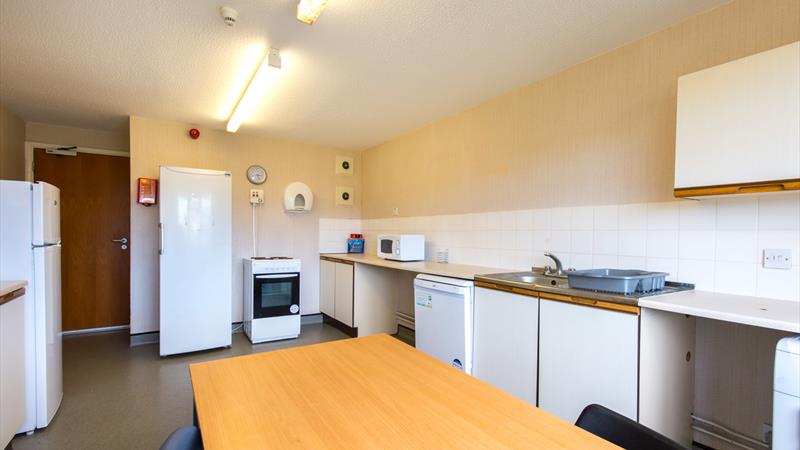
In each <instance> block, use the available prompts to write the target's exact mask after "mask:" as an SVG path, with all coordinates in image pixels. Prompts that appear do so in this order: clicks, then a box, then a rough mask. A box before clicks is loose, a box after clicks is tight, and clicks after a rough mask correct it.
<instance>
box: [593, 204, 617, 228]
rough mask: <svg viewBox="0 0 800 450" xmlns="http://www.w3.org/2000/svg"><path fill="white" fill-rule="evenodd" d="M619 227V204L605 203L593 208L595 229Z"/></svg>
mask: <svg viewBox="0 0 800 450" xmlns="http://www.w3.org/2000/svg"><path fill="white" fill-rule="evenodd" d="M618 228H619V206H617V205H606V206H598V207H596V208H595V209H594V229H595V230H616V229H618Z"/></svg>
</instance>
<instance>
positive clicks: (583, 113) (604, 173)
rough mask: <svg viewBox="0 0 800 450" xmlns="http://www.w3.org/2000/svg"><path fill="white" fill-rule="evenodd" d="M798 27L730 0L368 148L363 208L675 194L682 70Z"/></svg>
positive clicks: (791, 5) (508, 205)
mask: <svg viewBox="0 0 800 450" xmlns="http://www.w3.org/2000/svg"><path fill="white" fill-rule="evenodd" d="M798 39H800V2H798V1H796V0H742V1H735V2H732V3H730V4H727V5H724V6H722V7H719V8H717V9H715V10H712V11H710V12H708V13H705V14H702V15H699V16H695V17H693V18H690V19H688V20H686V21H684V22H681V23H679V24H677V25H675V26H673V27H671V28H668V29H666V30H663V31H661V32H658V33H655V34H652V35H650V36H648V37H645V38H643V39H641V40H639V41H636V42H634V43H632V44H629V45H627V46H624V47H622V48H619V49H617V50H614V51H612V52H610V53H607V54H604V55H602V56H599V57H597V58H595V59H592V60H589V61H587V62H584V63H582V64H579V65H576V66H573V67H571V68H569V69H566V70H564V71H563V72H560V73H558V74H555V75H553V76H551V77H549V78H547V79H544V80H541V81H537V82H535V83H533V84H530V85H528V86H525V87H523V88H521V89H518V90H515V91H512V92H509V93H508V94H505V95H503V96H501V97H498V98H495V99H492V100H489V101H487V102H485V103H482V104H480V105H478V106H476V107H474V108H472V109H469V110H467V111H464V112H462V113H459V114H456V115H454V116H452V117H448V118H446V119H443V120H441V121H438V122H435V123H433V124H430V125H428V126H426V127H424V128H422V129H419V130H416V131H414V132H411V133H409V134H407V135H405V136H401V137H398V138H396V139H394V140H391V141H389V142H387V143H384V144H381V145H378V146H377V147H374V148H371V149H368V150H366V151H365V152H364V154H363V160H364V200H363V210H364V217H365V218H378V217H388V216H390V215H392V208H393V207H398V208H399V209H400V215H401V216H419V215H431V214H447V213H464V212H483V211H498V210H510V209H525V208H539V207H553V206H577V205H598V204H612V203H636V202H652V201H661V200H671V199H672V183H673V171H674V144H675V109H676V86H677V78H678V76H680V75H682V74H686V73H690V72H694V71H697V70H700V69H703V68H706V67H709V66H713V65H716V64H721V63H724V62H726V61H730V60H732V59H736V58H740V57H744V56H747V55H750V54H753V53H757V52H760V51H763V50H767V49H770V48H773V47H777V46H780V45H783V44H786V43H789V42H792V41H796V40H798Z"/></svg>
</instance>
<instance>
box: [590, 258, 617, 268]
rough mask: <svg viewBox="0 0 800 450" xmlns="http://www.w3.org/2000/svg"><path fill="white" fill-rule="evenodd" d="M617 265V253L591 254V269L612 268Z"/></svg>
mask: <svg viewBox="0 0 800 450" xmlns="http://www.w3.org/2000/svg"><path fill="white" fill-rule="evenodd" d="M618 267H619V257H618V256H617V255H594V256H592V269H614V268H618Z"/></svg>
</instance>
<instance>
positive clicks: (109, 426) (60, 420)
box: [11, 323, 347, 450]
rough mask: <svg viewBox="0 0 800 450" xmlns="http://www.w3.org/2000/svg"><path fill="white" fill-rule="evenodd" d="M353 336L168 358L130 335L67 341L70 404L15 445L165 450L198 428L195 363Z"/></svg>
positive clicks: (21, 448)
mask: <svg viewBox="0 0 800 450" xmlns="http://www.w3.org/2000/svg"><path fill="white" fill-rule="evenodd" d="M344 338H347V335H345V334H344V333H342V332H341V331H339V330H337V329H335V328H333V327H330V326H328V325H324V324H321V323H320V324H311V325H304V326H303V329H302V332H301V334H300V337H299V338H298V339H292V340H286V341H279V342H271V343H265V344H258V345H251V344H250V342H249V341H248V340H247V337H245V336H244V334H242V333H236V334H234V336H233V345H232V346H231V348H229V349H221V350H210V351H206V352H198V353H192V354H189V355H181V356H172V357H168V358H161V357H159V356H158V345H157V344H149V345H141V346H137V347H130V346H129V342H130V340H129V335H128V333H127V332H122V333H106V334H94V335H81V336H69V337H65V338H64V347H63V352H64V353H63V358H64V400H63V402H62V404H61V408H60V409H59V411H58V413H57V414H56V416H55V417H54V418H53V421H52V422H51V423H50V426H48V427H47V428H45V429H43V430H40V431H37V432H35V433H34V434H33V435H31V436H25V435H18V436H17V437H15V438H14V439H13V440H12V442H11V443H12V446H13V448H14V449H16V450H28V449H158V448H159V446H160V445H161V443H162V442H163V441H164V439H165V438H166V437H167V436H168V435H169V433H171V432H172V431H173V430H174V429H176V428H178V427H180V426H183V425H189V424H191V423H192V388H191V382H190V380H189V367H188V365H189V364H190V363H195V362H199V361H208V360H212V359H219V358H228V357H231V356H238V355H246V354H250V353H258V352H267V351H270V350H276V349H281V348H288V347H295V346H299V345H307V344H315V343H318V342H326V341H332V340H336V339H344Z"/></svg>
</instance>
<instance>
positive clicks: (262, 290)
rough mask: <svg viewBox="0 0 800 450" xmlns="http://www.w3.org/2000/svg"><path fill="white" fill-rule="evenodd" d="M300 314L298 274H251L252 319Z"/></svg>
mask: <svg viewBox="0 0 800 450" xmlns="http://www.w3.org/2000/svg"><path fill="white" fill-rule="evenodd" d="M295 314H300V274H299V273H276V274H268V275H267V274H265V275H255V276H253V319H261V318H264V317H276V316H291V315H295Z"/></svg>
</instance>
